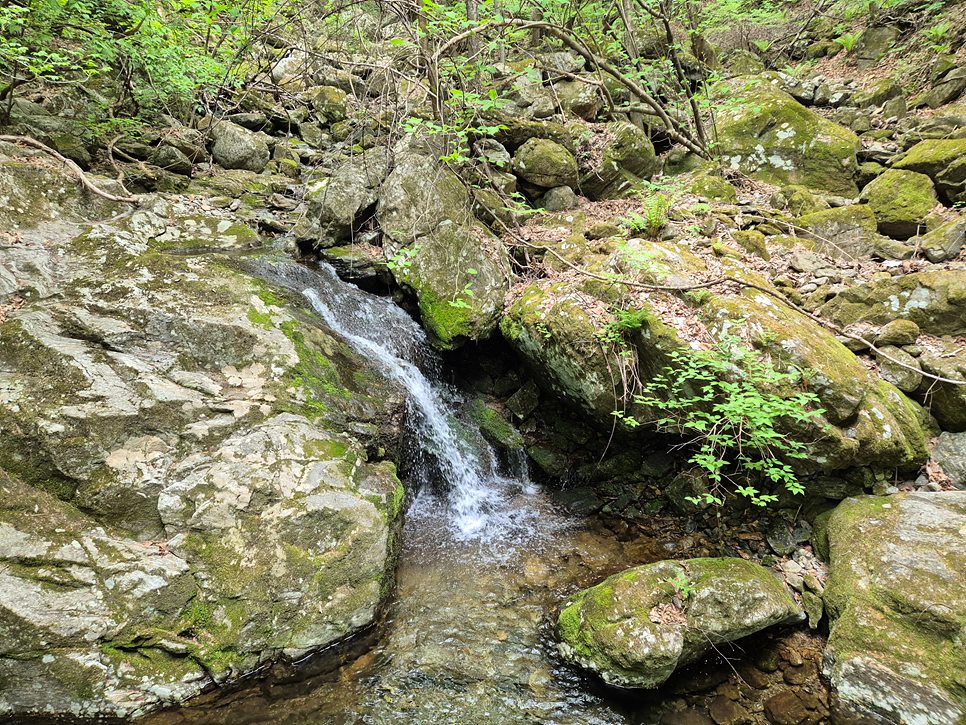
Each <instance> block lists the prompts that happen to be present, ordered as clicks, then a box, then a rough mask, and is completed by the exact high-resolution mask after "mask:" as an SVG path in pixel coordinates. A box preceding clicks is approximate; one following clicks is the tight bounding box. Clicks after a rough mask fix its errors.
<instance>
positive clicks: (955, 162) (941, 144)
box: [892, 138, 966, 203]
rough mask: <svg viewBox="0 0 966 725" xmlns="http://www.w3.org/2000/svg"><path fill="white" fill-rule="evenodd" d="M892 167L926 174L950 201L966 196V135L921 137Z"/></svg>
mask: <svg viewBox="0 0 966 725" xmlns="http://www.w3.org/2000/svg"><path fill="white" fill-rule="evenodd" d="M892 168H894V169H900V170H903V171H915V172H917V173H920V174H925V175H926V176H928V177H929V178H930V179H932V180H933V182H934V183H935V184H936V191H938V192H939V194H940V196H942V197H943V199H944V200H945V201H947V202H950V203H954V202H957V201H964V200H966V138H956V139H926V140H925V141H920V142H919V143H917V144H916V145H915V146H913V147H912V148H911V149H909V150H908V151H907V152H906V153H905V154H903V155H902V156H900V157H899V158H898V159H897V160H896V161H895V162H893V164H892Z"/></svg>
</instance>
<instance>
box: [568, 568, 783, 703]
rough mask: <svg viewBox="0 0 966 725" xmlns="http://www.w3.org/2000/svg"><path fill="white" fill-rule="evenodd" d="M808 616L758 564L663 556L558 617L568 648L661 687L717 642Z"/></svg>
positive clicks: (579, 659) (571, 657) (590, 592)
mask: <svg viewBox="0 0 966 725" xmlns="http://www.w3.org/2000/svg"><path fill="white" fill-rule="evenodd" d="M675 599H677V600H678V601H680V605H678V604H676V603H675ZM801 616H802V615H801V612H800V610H799V609H798V606H797V605H796V604H795V602H794V600H793V599H792V598H791V595H790V594H789V592H788V590H787V589H786V588H785V586H784V585H783V584H782V583H781V582H780V581H779V580H778V579H777V578H776V577H775V575H774V574H773V573H772V572H770V571H768V570H767V569H764V568H762V567H760V566H758V565H757V564H754V563H752V562H748V561H745V560H743V559H689V560H686V561H682V562H673V561H662V562H658V563H656V564H649V565H646V566H643V567H638V568H636V569H630V570H628V571H625V572H623V573H621V574H615V575H614V576H612V577H610V578H609V579H606V580H605V581H604V582H602V583H601V584H598V585H597V586H595V587H592V588H590V589H587V590H584V591H582V592H580V593H579V594H578V595H577V596H576V597H574V598H573V599H572V600H571V601H570V602H568V604H567V605H566V606H565V607H564V609H563V610H562V611H561V613H560V618H559V621H558V631H559V634H560V638H561V643H560V652H561V654H562V656H563V657H564V658H565V659H567V660H568V661H570V662H573V663H574V664H577V665H580V666H581V667H584V668H586V669H589V670H590V671H592V672H594V673H596V674H597V675H599V676H600V677H601V678H602V679H603V680H604V681H605V682H607V683H609V684H613V685H619V686H622V687H640V688H653V687H657V686H659V685H660V684H661V683H663V682H664V681H665V680H666V679H667V678H668V677H670V675H671V674H672V673H673V672H674V670H675V669H677V668H678V667H680V666H682V665H685V664H687V663H689V662H693V661H694V660H696V659H698V658H699V657H701V656H702V655H703V654H704V653H706V652H707V651H708V650H709V649H710V647H711V646H712V643H715V642H717V643H720V642H729V641H732V640H735V639H738V638H740V637H744V636H747V635H749V634H752V633H754V632H757V631H760V630H762V629H765V628H767V627H770V626H773V625H776V624H780V623H786V622H791V621H798V620H799V619H800V618H801Z"/></svg>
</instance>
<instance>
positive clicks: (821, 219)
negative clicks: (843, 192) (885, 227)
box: [795, 204, 877, 258]
mask: <svg viewBox="0 0 966 725" xmlns="http://www.w3.org/2000/svg"><path fill="white" fill-rule="evenodd" d="M795 223H796V225H797V226H799V227H801V229H802V230H803V231H802V234H803V236H805V237H806V238H808V239H812V240H814V241H815V242H817V244H818V246H819V248H820V249H821V250H822V251H824V252H826V253H827V254H830V255H832V256H835V257H843V256H845V257H853V258H854V257H867V256H869V255H870V254H871V253H872V252H873V250H874V249H875V246H876V240H877V233H876V219H875V213H874V212H873V211H872V209H871V208H870V207H869V206H868V205H865V204H854V205H852V206H841V207H836V208H833V209H826V210H825V211H817V212H813V213H811V214H806V215H805V216H801V217H799V218H798V219H797V220H796V221H795Z"/></svg>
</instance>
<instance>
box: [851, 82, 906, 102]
mask: <svg viewBox="0 0 966 725" xmlns="http://www.w3.org/2000/svg"><path fill="white" fill-rule="evenodd" d="M901 95H902V87H901V86H900V85H899V84H898V83H896V82H895V81H894V80H892V79H891V78H883V79H882V80H880V81H877V82H876V83H873V84H872V85H871V86H869V87H868V88H864V89H862V90H861V91H857V92H856V93H855V94H854V95H853V96H852V98H851V100H850V101H849V102H850V104H851V105H853V106H855V107H856V108H871V107H875V106H881V105H882V104H884V103H885V102H886V101H890V100H892V99H893V98H896V97H898V96H901Z"/></svg>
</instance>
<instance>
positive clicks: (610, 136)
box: [580, 121, 660, 201]
mask: <svg viewBox="0 0 966 725" xmlns="http://www.w3.org/2000/svg"><path fill="white" fill-rule="evenodd" d="M603 133H604V134H605V138H606V142H605V144H604V147H603V152H602V153H601V156H600V159H599V160H598V161H596V162H594V163H593V168H592V169H591V170H590V171H588V172H587V173H585V174H584V175H583V176H581V178H580V190H581V193H583V194H584V195H585V196H586V197H587V198H588V199H591V200H592V201H597V200H600V199H616V198H619V197H621V196H626V195H628V194H630V193H632V192H633V191H634V189H635V187H636V186H638V185H639V184H640V182H641V180H643V179H647V178H649V177H650V176H651V175H652V174H654V173H656V172H657V171H658V169H660V161H658V159H657V155H656V154H655V152H654V145H653V144H652V143H651V140H650V138H649V137H648V135H647V133H646V132H645V131H644V130H642V129H640V128H638V127H637V126H635V125H634V124H632V123H629V122H627V121H615V122H613V123H609V124H607V125H606V127H604V131H603Z"/></svg>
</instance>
